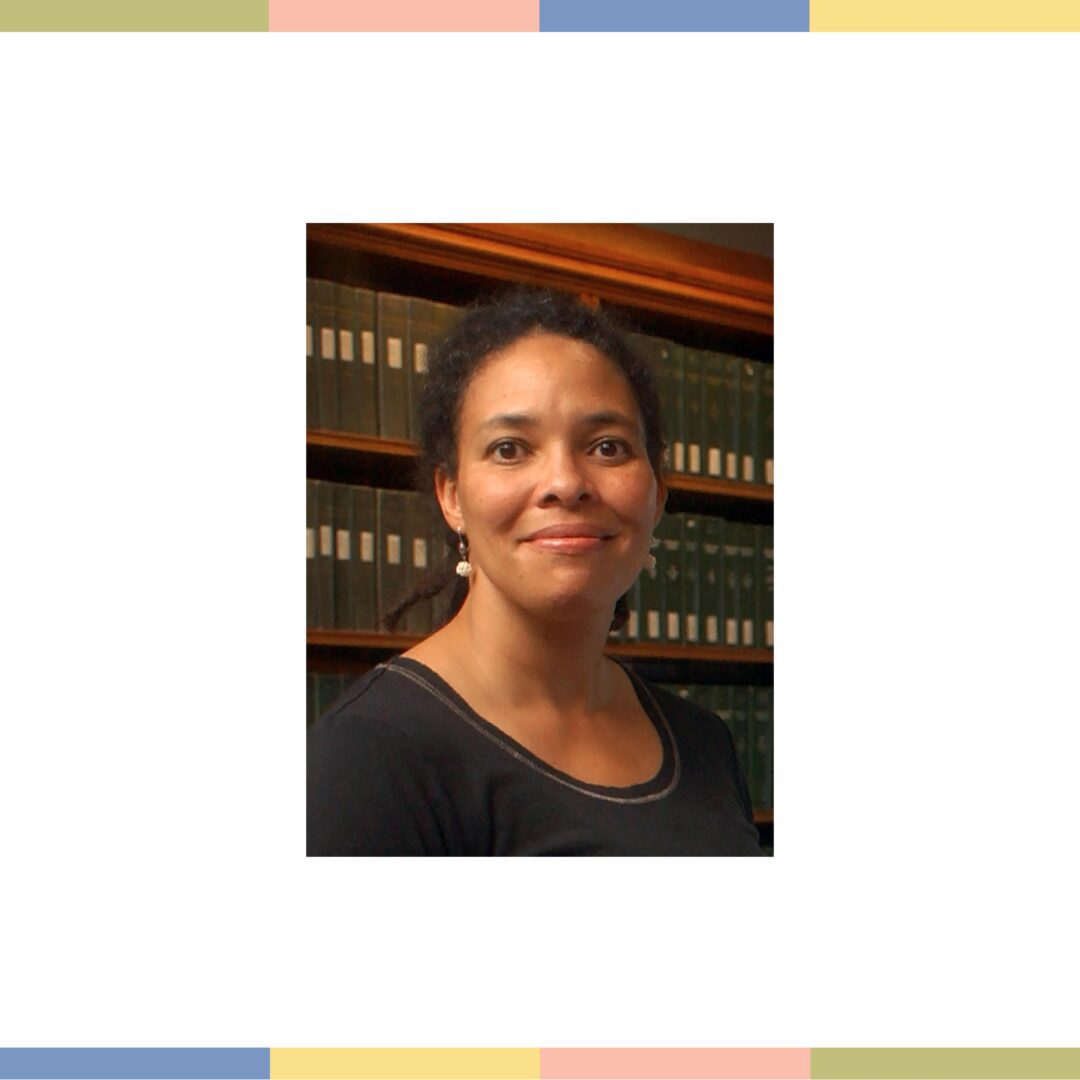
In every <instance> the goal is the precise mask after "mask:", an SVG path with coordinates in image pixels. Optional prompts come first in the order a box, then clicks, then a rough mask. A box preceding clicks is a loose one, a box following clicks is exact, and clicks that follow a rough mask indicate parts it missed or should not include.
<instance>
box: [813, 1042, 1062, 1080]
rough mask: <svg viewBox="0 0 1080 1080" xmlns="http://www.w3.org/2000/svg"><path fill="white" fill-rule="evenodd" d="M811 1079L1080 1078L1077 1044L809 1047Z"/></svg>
mask: <svg viewBox="0 0 1080 1080" xmlns="http://www.w3.org/2000/svg"><path fill="white" fill-rule="evenodd" d="M810 1076H811V1077H812V1080H1080V1050H1077V1049H1074V1048H1070V1049H1042V1048H1039V1049H1032V1050H1025V1049H1017V1048H999V1049H987V1048H985V1047H980V1048H978V1049H971V1050H968V1049H963V1048H959V1047H949V1048H947V1049H926V1050H924V1049H913V1048H910V1047H903V1048H898V1049H893V1050H882V1049H875V1050H839V1049H837V1050H830V1049H822V1050H811V1051H810Z"/></svg>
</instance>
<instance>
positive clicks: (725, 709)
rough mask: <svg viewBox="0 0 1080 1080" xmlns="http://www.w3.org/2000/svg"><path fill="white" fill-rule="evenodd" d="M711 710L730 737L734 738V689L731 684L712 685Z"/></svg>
mask: <svg viewBox="0 0 1080 1080" xmlns="http://www.w3.org/2000/svg"><path fill="white" fill-rule="evenodd" d="M712 690H713V706H712V708H713V712H715V713H716V715H717V716H719V717H720V719H721V720H722V721H723V722H724V724H725V725H726V727H727V729H728V731H730V732H731V737H732V739H734V738H735V689H734V687H731V686H714V687H713V688H712Z"/></svg>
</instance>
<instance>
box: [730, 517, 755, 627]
mask: <svg viewBox="0 0 1080 1080" xmlns="http://www.w3.org/2000/svg"><path fill="white" fill-rule="evenodd" d="M734 528H735V535H736V540H737V543H738V545H739V555H738V562H739V571H738V572H739V599H738V612H739V615H738V618H739V644H740V645H745V646H747V647H752V646H755V645H760V644H761V642H760V641H758V638H757V633H756V630H757V627H756V625H755V616H756V614H757V612H756V608H757V596H756V590H755V588H754V578H755V576H756V573H755V571H756V569H757V567H756V564H755V556H754V526H753V525H745V524H740V525H736V526H734Z"/></svg>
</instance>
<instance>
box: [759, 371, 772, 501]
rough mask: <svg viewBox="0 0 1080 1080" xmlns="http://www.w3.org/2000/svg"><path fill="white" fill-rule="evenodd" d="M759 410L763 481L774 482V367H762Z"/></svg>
mask: <svg viewBox="0 0 1080 1080" xmlns="http://www.w3.org/2000/svg"><path fill="white" fill-rule="evenodd" d="M759 401H760V406H761V407H760V409H759V410H758V443H759V448H760V451H761V466H762V479H763V480H764V481H765V483H766V484H771V483H772V482H773V367H772V364H762V365H761V396H760V398H759Z"/></svg>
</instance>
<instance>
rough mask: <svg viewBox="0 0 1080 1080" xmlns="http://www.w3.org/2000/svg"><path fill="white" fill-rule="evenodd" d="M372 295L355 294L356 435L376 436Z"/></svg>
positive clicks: (361, 291)
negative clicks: (357, 388)
mask: <svg viewBox="0 0 1080 1080" xmlns="http://www.w3.org/2000/svg"><path fill="white" fill-rule="evenodd" d="M375 295H376V294H375V293H374V292H372V290H371V289H357V290H356V361H357V378H358V380H359V397H360V406H359V412H360V431H361V433H363V434H364V435H378V434H379V396H378V357H377V349H376V343H377V329H376V326H377V320H378V314H377V311H376V306H375V305H376V302H375Z"/></svg>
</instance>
